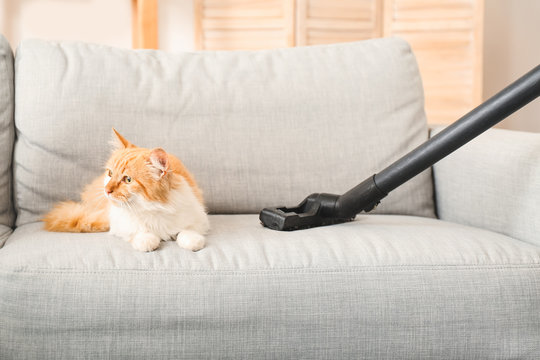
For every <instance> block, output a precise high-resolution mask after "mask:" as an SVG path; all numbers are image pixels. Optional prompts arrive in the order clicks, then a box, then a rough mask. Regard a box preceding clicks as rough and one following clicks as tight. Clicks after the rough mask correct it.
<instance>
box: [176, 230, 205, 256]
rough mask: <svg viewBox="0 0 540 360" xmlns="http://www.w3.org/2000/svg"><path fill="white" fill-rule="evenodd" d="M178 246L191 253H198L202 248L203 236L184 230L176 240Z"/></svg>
mask: <svg viewBox="0 0 540 360" xmlns="http://www.w3.org/2000/svg"><path fill="white" fill-rule="evenodd" d="M176 242H177V243H178V245H179V246H180V247H182V248H184V249H188V250H191V251H199V250H201V249H202V248H203V247H204V236H203V235H201V234H199V233H198V232H195V231H191V230H184V231H182V232H181V233H179V234H178V236H177V238H176Z"/></svg>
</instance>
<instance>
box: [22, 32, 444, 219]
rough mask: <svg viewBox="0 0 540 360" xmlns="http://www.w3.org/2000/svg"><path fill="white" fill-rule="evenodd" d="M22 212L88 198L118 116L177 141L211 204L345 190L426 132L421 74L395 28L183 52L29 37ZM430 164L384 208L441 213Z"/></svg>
mask: <svg viewBox="0 0 540 360" xmlns="http://www.w3.org/2000/svg"><path fill="white" fill-rule="evenodd" d="M15 61H16V68H17V71H16V86H17V93H16V101H17V108H16V116H15V117H16V126H17V130H18V140H17V144H16V152H15V171H16V172H15V174H16V176H15V186H16V189H15V194H16V199H17V203H16V205H17V211H18V221H17V224H18V225H23V224H27V223H29V222H33V221H36V220H38V219H39V216H40V215H42V214H43V213H44V212H46V211H47V210H49V209H50V208H51V206H52V205H53V203H54V202H56V201H61V200H66V199H75V200H76V199H78V197H79V194H80V191H81V190H82V188H83V186H84V185H85V184H87V183H89V182H90V181H91V180H92V178H94V177H95V176H97V175H98V174H100V173H101V171H102V166H103V165H104V163H105V160H106V158H107V156H108V154H109V146H108V143H109V140H110V137H111V127H113V126H114V127H115V128H117V129H118V130H119V131H120V132H121V133H122V134H123V135H124V136H125V137H126V138H127V139H129V140H131V141H132V142H133V143H135V144H136V145H139V146H144V147H157V146H161V147H163V148H165V149H166V150H167V151H170V152H171V153H173V154H175V155H177V156H178V157H180V159H182V160H183V162H184V163H185V164H186V166H187V167H188V169H190V170H191V171H192V172H193V174H194V175H195V178H196V179H197V181H198V182H199V184H200V186H201V188H202V189H203V191H204V193H205V198H206V202H207V205H208V208H209V210H210V211H211V212H213V213H256V212H259V211H260V210H261V209H262V208H264V207H267V206H277V205H282V204H283V205H285V204H286V205H296V204H297V203H299V202H300V201H301V200H303V199H304V197H306V196H307V195H309V194H310V193H313V192H328V193H343V192H345V191H347V190H348V189H349V188H351V187H353V186H354V185H356V184H357V183H359V182H360V181H362V180H363V179H364V178H366V177H368V176H370V175H372V174H374V173H375V172H377V171H378V170H380V169H381V168H382V167H383V166H386V165H389V164H390V163H391V162H392V161H394V160H395V159H397V158H398V157H399V156H400V155H402V154H404V153H406V152H407V151H408V150H410V149H412V148H413V147H415V146H416V145H418V144H419V143H421V142H423V141H425V140H426V139H427V136H428V132H427V127H426V119H425V114H424V109H423V104H424V102H423V93H422V83H421V79H420V76H419V73H418V68H417V64H416V61H415V58H414V55H413V54H412V52H411V50H410V48H409V46H408V44H407V43H406V42H405V41H403V40H401V39H397V38H389V39H379V40H370V41H364V42H358V43H350V44H337V45H325V46H314V47H304V48H291V49H277V50H268V51H256V52H249V51H234V52H199V53H180V54H171V53H166V52H162V51H148V50H147V51H133V50H121V49H115V48H109V47H105V46H98V45H89V44H83V43H52V42H45V41H39V40H28V41H23V42H22V43H21V45H20V47H19V49H18V51H17V56H16V60H15ZM432 197H433V189H432V180H431V176H430V171H426V172H424V173H423V174H421V175H420V176H418V177H416V178H415V179H413V180H411V181H410V182H408V183H407V184H405V185H404V186H403V187H402V188H400V189H398V190H396V191H395V192H393V193H391V194H390V196H388V198H387V199H385V201H384V202H383V203H382V204H381V206H380V207H379V208H378V209H377V212H379V213H395V214H409V215H420V216H431V217H433V216H434V215H433V214H434V204H433V199H432Z"/></svg>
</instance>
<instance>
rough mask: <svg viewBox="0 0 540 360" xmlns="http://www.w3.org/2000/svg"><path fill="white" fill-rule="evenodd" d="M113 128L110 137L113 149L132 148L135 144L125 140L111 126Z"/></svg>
mask: <svg viewBox="0 0 540 360" xmlns="http://www.w3.org/2000/svg"><path fill="white" fill-rule="evenodd" d="M112 130H113V139H112V145H113V147H114V148H115V149H127V148H134V147H135V145H133V144H132V143H130V142H129V141H127V140H126V138H124V137H123V136H122V135H120V133H119V132H118V131H116V129H115V128H112Z"/></svg>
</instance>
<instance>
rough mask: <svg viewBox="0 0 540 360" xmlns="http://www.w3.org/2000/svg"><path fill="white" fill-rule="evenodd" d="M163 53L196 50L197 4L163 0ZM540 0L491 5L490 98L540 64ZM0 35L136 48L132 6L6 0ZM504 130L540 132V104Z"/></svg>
mask: <svg viewBox="0 0 540 360" xmlns="http://www.w3.org/2000/svg"><path fill="white" fill-rule="evenodd" d="M159 4H160V8H159V17H160V27H159V33H160V39H159V41H160V47H161V48H162V49H164V50H168V51H186V50H187V51H190V50H193V16H192V14H193V5H192V0H159ZM539 17H540V0H485V32H484V42H485V45H484V97H485V98H488V97H489V96H491V95H493V94H494V93H496V92H497V91H498V90H500V89H502V88H503V87H504V86H506V85H507V84H508V83H510V82H512V80H513V79H516V78H517V77H519V76H520V75H521V74H523V73H525V72H526V71H528V70H529V69H530V68H532V67H534V66H535V65H537V64H539V63H540V41H539V40H538V36H539V34H540V20H539ZM0 32H2V33H3V34H5V35H6V37H7V38H8V40H9V41H10V42H11V44H12V46H13V47H16V44H18V42H19V41H20V40H21V39H25V38H30V37H38V38H44V39H51V40H81V41H88V42H95V43H102V44H107V45H111V46H118V47H124V48H129V47H131V0H0ZM500 126H501V127H504V128H510V129H516V130H526V131H535V132H540V100H537V101H536V102H534V103H533V104H530V105H529V106H528V107H526V108H524V109H522V110H520V111H519V112H517V113H516V114H514V115H513V116H511V117H510V118H508V119H506V120H505V121H503V122H502V123H501V124H500Z"/></svg>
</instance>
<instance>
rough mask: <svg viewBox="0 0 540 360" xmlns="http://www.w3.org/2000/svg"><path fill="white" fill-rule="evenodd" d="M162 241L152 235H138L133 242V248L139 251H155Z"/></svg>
mask: <svg viewBox="0 0 540 360" xmlns="http://www.w3.org/2000/svg"><path fill="white" fill-rule="evenodd" d="M160 242H161V239H160V238H159V237H157V236H156V235H154V234H152V233H138V234H136V235H135V236H134V237H133V239H132V240H131V245H132V246H133V248H135V249H136V250H139V251H145V252H147V251H154V250H156V249H157V248H158V246H159V243H160Z"/></svg>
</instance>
